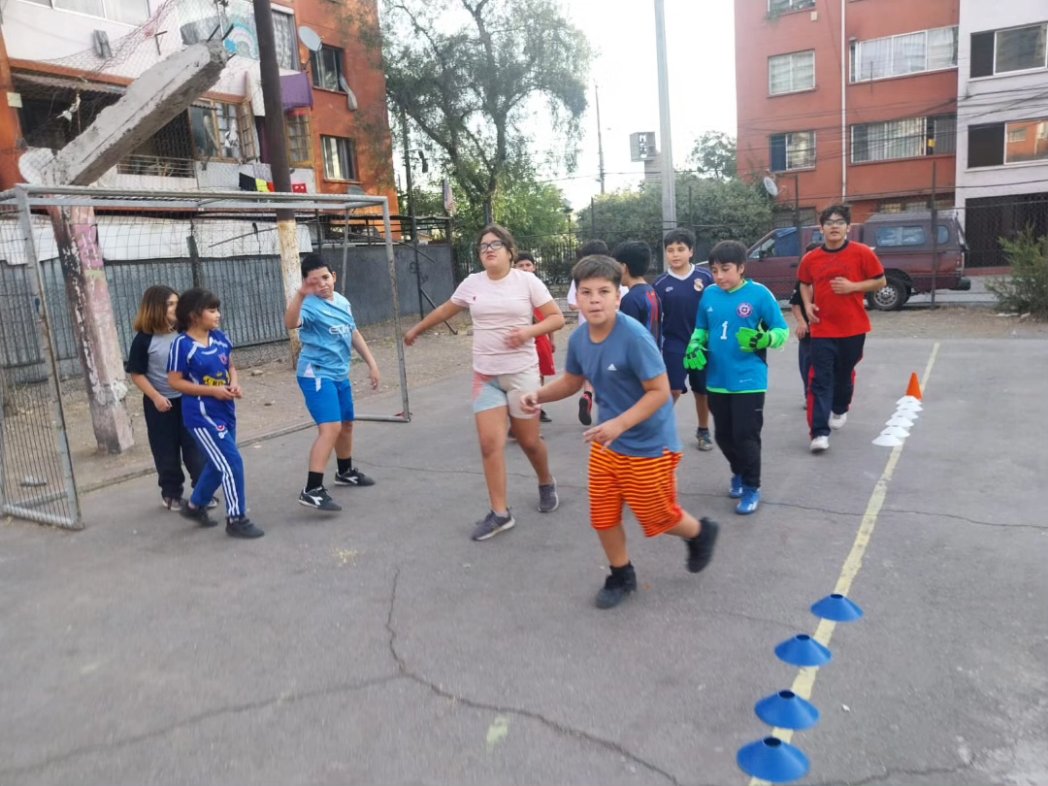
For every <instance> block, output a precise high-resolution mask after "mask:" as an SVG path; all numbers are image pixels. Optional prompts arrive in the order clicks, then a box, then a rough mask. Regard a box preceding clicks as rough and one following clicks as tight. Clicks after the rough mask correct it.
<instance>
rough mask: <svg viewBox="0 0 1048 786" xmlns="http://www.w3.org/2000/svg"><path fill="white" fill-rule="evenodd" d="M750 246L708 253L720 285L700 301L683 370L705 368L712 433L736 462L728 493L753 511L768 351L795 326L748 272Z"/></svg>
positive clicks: (726, 245) (733, 243) (734, 244)
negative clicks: (748, 250)
mask: <svg viewBox="0 0 1048 786" xmlns="http://www.w3.org/2000/svg"><path fill="white" fill-rule="evenodd" d="M746 253H747V251H746V246H744V245H743V244H742V243H739V242H738V241H737V240H724V241H721V242H720V243H718V244H717V245H715V246H714V247H713V249H712V250H711V251H710V272H711V273H712V274H713V281H714V283H715V284H716V286H715V287H707V289H706V291H705V292H703V294H702V300H701V302H700V303H699V311H698V314H697V315H696V319H695V332H694V333H693V334H692V337H691V342H690V343H689V344H688V349H687V351H686V352H685V354H684V367H685V368H686V369H694V370H700V369H702V368H705V369H706V394H707V395H708V396H709V404H710V413H711V414H712V415H713V424H714V439H715V440H716V442H717V447H719V448H720V449H721V452H722V453H723V454H724V457H725V458H726V459H728V464H729V465H730V466H731V473H732V474H731V487H730V489H729V491H728V496H729V497H731V498H732V499H737V500H739V502H738V504H737V505H736V506H735V512H736V513H739V514H741V515H748V514H750V513H754V512H756V510H757V507H758V506H759V505H760V500H761V429H762V428H763V426H764V395H765V393H767V391H768V361H767V351H766V350H767V349H768V348H769V347H771V348H776V347H781V346H783V345H784V344H785V343H786V339H787V338H789V335H790V331H789V328H788V327H787V326H786V320H785V319H783V316H782V309H781V308H779V304H778V303H777V302H776V300H775V297H774V296H773V295H772V294H771V292H770V291H769V290H768V288H767V287H765V286H764V285H763V284H758V283H757V282H756V281H749V280H747V279H746V278H744V274H745V270H746Z"/></svg>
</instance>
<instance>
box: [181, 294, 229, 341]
mask: <svg viewBox="0 0 1048 786" xmlns="http://www.w3.org/2000/svg"><path fill="white" fill-rule="evenodd" d="M221 305H222V301H221V300H219V299H218V296H217V295H215V293H214V292H211V291H210V290H207V289H202V288H201V287H193V288H192V289H187V290H186V291H185V292H183V293H182V294H181V295H180V296H179V298H178V305H177V306H175V322H176V323H177V325H176V327H177V328H178V330H179V331H181V332H183V333H184V332H185V331H187V330H189V328H191V327H193V322H194V321H195V320H194V317H199V316H200V315H201V314H203V313H204V311H205V309H209V308H218V307H219V306H221Z"/></svg>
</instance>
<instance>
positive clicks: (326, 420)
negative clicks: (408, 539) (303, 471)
mask: <svg viewBox="0 0 1048 786" xmlns="http://www.w3.org/2000/svg"><path fill="white" fill-rule="evenodd" d="M284 326H285V327H286V328H287V329H288V330H294V329H295V328H301V330H300V331H299V338H301V340H302V353H301V354H300V355H299V356H298V370H297V372H296V373H297V376H298V386H299V388H300V389H301V390H302V395H303V396H304V397H305V399H306V409H308V410H309V414H310V415H312V416H313V422H314V423H316V424H317V438H316V439H315V440H313V447H312V448H310V451H309V472H308V473H307V475H306V485H305V486H304V487H303V488H302V491H301V492H300V493H299V495H298V501H299V504H301V505H305V506H306V507H307V508H313V509H315V510H323V511H337V510H342V506H341V505H339V504H338V503H337V502H335V501H334V500H333V499H331V497H330V495H329V494H328V493H327V489H325V488H324V468H325V467H326V466H327V463H328V461H329V460H330V459H331V451H332V450H333V451H334V452H335V459H336V460H337V461H338V471H337V472H336V473H335V483H337V484H338V485H340V486H373V485H375V481H373V480H372V479H371V478H369V477H368V476H367V475H365V474H364V473H363V472H361V471H360V470H358V469H355V468H354V467H353V420H354V410H353V386H352V384H350V381H349V361H350V354H351V353H350V347H352V348H353V349H356V351H357V352H358V353H359V354H360V356H361V357H362V358H363V359H364V362H365V363H367V365H368V376H369V377H370V380H371V389H372V390H375V389H377V388H378V385H379V373H378V365H377V364H376V363H375V358H373V357H372V356H371V350H370V349H368V345H367V342H366V341H365V340H364V337H363V336H362V335H361V334H360V331H359V330H357V323H356V322H355V321H354V320H353V312H352V310H351V309H350V307H349V301H348V300H346V299H345V298H344V297H343V296H342V295H340V294H339V293H338V292H336V291H335V271H333V270H332V269H331V267H330V266H329V265H328V263H327V262H325V261H324V258H323V257H321V256H320V255H319V254H306V255H305V256H304V257H302V286H301V287H299V288H298V291H297V292H296V293H295V296H294V297H293V298H292V299H291V302H290V303H288V306H287V311H285V312H284Z"/></svg>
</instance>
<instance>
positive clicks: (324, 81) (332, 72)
mask: <svg viewBox="0 0 1048 786" xmlns="http://www.w3.org/2000/svg"><path fill="white" fill-rule="evenodd" d="M310 65H311V66H312V69H313V86H314V87H319V88H322V89H324V90H337V91H338V92H340V93H344V92H346V91H345V90H344V89H343V88H342V82H344V81H345V80H344V79H343V77H342V50H341V49H337V48H335V47H333V46H322V47H320V51H319V52H314V53H313V57H312V59H311V62H310Z"/></svg>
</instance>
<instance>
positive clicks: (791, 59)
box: [768, 50, 815, 96]
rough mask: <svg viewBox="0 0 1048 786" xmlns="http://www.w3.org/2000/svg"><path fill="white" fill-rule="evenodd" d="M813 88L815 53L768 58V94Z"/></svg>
mask: <svg viewBox="0 0 1048 786" xmlns="http://www.w3.org/2000/svg"><path fill="white" fill-rule="evenodd" d="M813 87H815V51H814V50H810V51H807V52H794V53H793V54H789V55H776V56H775V57H769V58H768V92H769V93H771V94H772V95H773V96H777V95H781V94H782V93H796V92H798V91H800V90H811V89H812V88H813Z"/></svg>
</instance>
